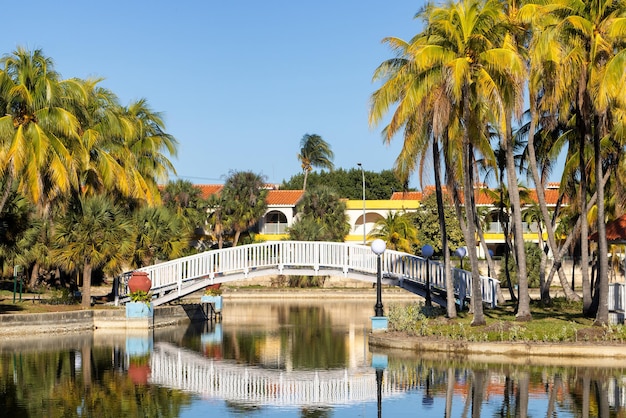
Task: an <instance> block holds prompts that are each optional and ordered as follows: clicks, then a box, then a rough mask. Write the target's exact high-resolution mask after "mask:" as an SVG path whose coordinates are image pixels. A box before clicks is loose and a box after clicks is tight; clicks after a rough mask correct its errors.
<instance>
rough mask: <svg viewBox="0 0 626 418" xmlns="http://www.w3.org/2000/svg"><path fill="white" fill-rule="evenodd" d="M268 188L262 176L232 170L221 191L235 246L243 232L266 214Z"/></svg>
mask: <svg viewBox="0 0 626 418" xmlns="http://www.w3.org/2000/svg"><path fill="white" fill-rule="evenodd" d="M267 193H268V191H267V189H266V187H265V180H264V178H263V177H262V176H260V175H258V174H255V173H252V172H250V171H239V172H232V173H230V175H229V176H228V178H227V179H226V182H225V183H224V188H223V189H222V192H221V199H222V204H223V205H224V212H223V213H224V214H225V219H226V225H227V226H228V227H229V228H230V229H232V230H233V232H234V237H233V247H234V246H236V245H237V243H238V241H239V237H240V236H241V233H242V232H245V231H247V230H248V229H250V228H251V227H253V226H254V225H256V224H257V223H258V222H259V220H260V219H261V218H262V217H263V215H264V214H265V211H266V209H267V200H266V199H267Z"/></svg>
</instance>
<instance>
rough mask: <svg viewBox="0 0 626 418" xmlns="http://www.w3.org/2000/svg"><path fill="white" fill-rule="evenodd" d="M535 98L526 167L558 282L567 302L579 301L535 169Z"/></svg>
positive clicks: (532, 103)
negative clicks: (558, 244)
mask: <svg viewBox="0 0 626 418" xmlns="http://www.w3.org/2000/svg"><path fill="white" fill-rule="evenodd" d="M535 103H536V101H535V98H534V95H533V94H532V93H531V100H530V108H531V119H530V129H529V131H528V166H529V168H530V172H531V174H532V177H533V182H534V183H535V190H536V192H537V200H538V201H539V208H540V209H541V215H542V216H543V220H544V224H545V225H546V232H547V233H548V245H549V246H550V250H551V251H552V255H553V257H554V266H555V267H556V269H557V272H558V274H559V280H560V281H561V287H562V288H563V292H564V293H565V298H566V299H567V300H570V301H571V300H580V297H579V296H578V295H577V294H576V293H574V292H573V291H572V289H571V288H570V287H569V283H568V282H567V277H565V273H564V272H563V269H562V268H561V267H562V264H563V257H562V256H561V255H559V251H558V246H557V243H556V238H555V234H554V228H553V226H552V218H551V217H550V213H549V212H548V205H547V203H546V196H545V191H544V186H543V182H542V181H541V178H540V177H539V170H538V169H537V155H536V153H535V139H534V136H535V130H536V126H537V114H536V106H535Z"/></svg>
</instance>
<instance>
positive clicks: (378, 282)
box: [372, 239, 387, 317]
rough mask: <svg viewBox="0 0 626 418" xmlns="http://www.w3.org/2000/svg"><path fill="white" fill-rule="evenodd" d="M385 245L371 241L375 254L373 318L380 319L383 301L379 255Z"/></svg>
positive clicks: (381, 253) (376, 240)
mask: <svg viewBox="0 0 626 418" xmlns="http://www.w3.org/2000/svg"><path fill="white" fill-rule="evenodd" d="M386 248H387V244H385V241H383V240H382V239H375V240H374V241H372V251H373V252H374V254H376V305H374V316H375V317H382V316H384V313H383V301H382V290H381V287H382V283H381V281H382V276H383V274H382V260H381V257H380V256H381V255H383V253H384V252H385V249H386Z"/></svg>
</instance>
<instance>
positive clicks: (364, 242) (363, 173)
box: [356, 163, 367, 245]
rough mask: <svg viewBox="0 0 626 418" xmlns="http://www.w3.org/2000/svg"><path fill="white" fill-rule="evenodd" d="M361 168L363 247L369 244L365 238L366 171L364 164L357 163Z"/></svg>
mask: <svg viewBox="0 0 626 418" xmlns="http://www.w3.org/2000/svg"><path fill="white" fill-rule="evenodd" d="M356 165H358V166H359V167H360V168H361V179H362V183H363V245H365V244H366V243H367V241H366V238H365V171H364V170H363V164H361V163H356Z"/></svg>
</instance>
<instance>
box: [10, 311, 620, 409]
mask: <svg viewBox="0 0 626 418" xmlns="http://www.w3.org/2000/svg"><path fill="white" fill-rule="evenodd" d="M251 305H252V306H251ZM235 308H236V310H233V311H231V312H229V311H228V310H229V309H235ZM371 309H372V306H371V303H370V301H367V302H365V303H353V302H341V303H338V302H335V303H333V304H331V306H326V305H324V304H322V303H302V302H301V303H286V302H281V303H268V302H263V303H256V304H250V303H248V304H241V303H240V304H231V305H230V306H229V305H228V304H227V305H225V307H224V320H223V322H222V323H196V324H192V325H189V326H188V327H179V328H167V329H157V330H154V331H150V332H143V333H137V334H129V335H127V334H125V333H122V334H111V333H102V332H96V333H89V334H77V335H71V336H45V337H42V338H30V339H28V340H27V341H23V342H21V343H19V342H16V341H4V342H0V391H1V396H0V416H11V417H29V416H33V417H34V416H51V417H54V416H124V417H127V416H128V417H134V416H164V417H178V416H180V417H185V416H206V415H212V416H259V417H266V416H276V415H285V416H293V417H302V416H317V417H323V416H328V417H330V416H333V417H353V416H368V417H374V416H381V417H382V416H387V417H396V416H407V415H409V416H432V417H446V418H450V417H481V416H482V417H496V416H497V417H531V416H532V417H538V416H547V417H603V418H606V417H622V416H626V406H625V404H626V401H625V397H626V383H625V382H626V364H618V361H616V362H614V364H613V365H612V366H613V367H606V366H603V367H584V365H577V364H575V363H572V364H568V365H564V366H555V365H551V366H542V365H529V364H530V359H502V360H500V361H499V362H498V363H496V362H495V361H496V360H498V359H495V358H493V357H491V358H489V359H488V361H490V362H491V363H490V364H486V363H485V362H484V361H483V362H478V361H473V360H471V361H470V359H465V358H457V357H454V358H452V357H446V356H440V355H429V354H427V353H421V354H420V355H419V356H418V355H414V354H412V353H408V352H396V351H381V352H377V353H375V354H372V353H370V351H369V348H368V345H367V335H368V329H367V328H368V326H369V316H371ZM562 361H563V360H562ZM617 366H619V367H617Z"/></svg>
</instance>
